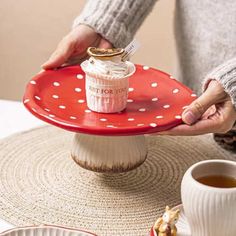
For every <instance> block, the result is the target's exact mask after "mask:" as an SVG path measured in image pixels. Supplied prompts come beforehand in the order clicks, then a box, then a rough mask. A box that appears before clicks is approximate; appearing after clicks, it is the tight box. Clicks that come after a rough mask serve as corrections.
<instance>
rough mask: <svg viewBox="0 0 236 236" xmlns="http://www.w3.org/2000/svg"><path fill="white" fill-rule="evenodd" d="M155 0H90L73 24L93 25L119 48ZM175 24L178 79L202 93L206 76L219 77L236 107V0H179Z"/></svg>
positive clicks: (131, 35) (206, 79)
mask: <svg viewBox="0 0 236 236" xmlns="http://www.w3.org/2000/svg"><path fill="white" fill-rule="evenodd" d="M155 2H156V0H88V2H87V4H86V6H85V8H84V10H83V11H82V13H81V15H80V16H79V17H77V18H76V19H75V21H74V27H76V26H77V25H79V24H86V25H89V26H91V27H92V28H94V29H95V30H96V32H98V33H100V34H101V35H102V36H103V37H104V38H106V39H108V40H109V41H110V42H111V43H112V44H113V45H114V46H115V47H125V46H126V45H127V44H128V43H129V42H130V41H131V40H132V38H133V37H134V34H135V33H136V31H137V29H138V28H139V27H140V26H141V24H142V22H143V21H144V19H145V17H146V16H147V15H148V14H149V12H150V11H151V10H152V8H153V6H154V4H155ZM174 25H175V36H176V44H177V52H178V68H179V70H178V77H177V78H178V79H180V80H182V81H183V82H184V83H185V84H186V85H187V86H189V87H191V88H192V89H194V90H195V91H197V92H199V90H200V88H201V84H202V83H201V82H202V81H204V84H206V83H207V82H208V80H209V79H212V78H213V79H216V80H218V81H219V82H220V83H221V84H222V86H223V87H224V89H225V91H226V92H227V93H228V94H229V95H230V96H231V98H232V102H233V104H234V106H235V107H236V0H227V1H224V0H201V1H200V0H177V1H176V10H175V24H174ZM156 30H157V29H156ZM153 59H155V58H153Z"/></svg>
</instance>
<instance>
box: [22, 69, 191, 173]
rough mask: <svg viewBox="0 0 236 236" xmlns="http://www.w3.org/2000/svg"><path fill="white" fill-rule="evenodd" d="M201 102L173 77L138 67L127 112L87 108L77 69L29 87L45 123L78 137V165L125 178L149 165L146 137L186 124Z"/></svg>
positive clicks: (28, 98)
mask: <svg viewBox="0 0 236 236" xmlns="http://www.w3.org/2000/svg"><path fill="white" fill-rule="evenodd" d="M195 97H196V95H195V94H193V93H192V91H191V90H190V89H189V88H187V87H186V86H184V85H183V84H181V83H180V82H178V81H177V80H175V79H174V78H173V77H172V76H170V75H168V74H166V73H164V72H161V71H159V70H156V69H153V68H149V67H147V66H141V65H136V72H135V74H134V75H133V76H132V77H131V78H130V82H129V92H128V100H127V102H128V103H127V108H126V109H125V110H124V111H122V112H119V113H113V114H105V113H96V112H93V111H91V110H90V109H89V108H88V107H87V104H86V96H85V75H84V72H83V71H82V70H81V68H80V66H71V67H65V68H62V69H59V70H49V71H44V72H41V73H39V74H38V75H36V76H35V77H34V78H33V79H32V80H31V81H30V82H29V83H28V85H27V87H26V91H25V95H24V99H23V102H24V105H25V106H26V108H27V109H28V110H29V111H30V112H31V113H32V114H33V115H35V116H36V117H38V118H39V119H41V120H43V121H45V122H48V123H50V124H52V125H55V126H57V127H60V128H63V129H65V130H68V131H72V132H75V136H74V141H73V147H72V150H71V155H72V157H73V159H74V161H75V162H76V163H77V164H79V165H80V166H82V167H84V168H86V169H89V170H93V171H97V172H124V171H128V170H131V169H134V168H135V167H137V166H139V165H140V164H142V163H143V162H144V161H145V159H146V156H147V152H148V150H147V146H146V143H145V137H144V134H150V133H156V132H159V131H163V130H167V129H170V128H172V127H174V126H177V125H179V124H181V123H182V120H181V113H182V111H183V109H184V108H185V107H186V106H188V105H189V104H190V103H191V102H192V101H193V100H194V99H195Z"/></svg>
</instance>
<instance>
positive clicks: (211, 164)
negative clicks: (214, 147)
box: [181, 160, 236, 236]
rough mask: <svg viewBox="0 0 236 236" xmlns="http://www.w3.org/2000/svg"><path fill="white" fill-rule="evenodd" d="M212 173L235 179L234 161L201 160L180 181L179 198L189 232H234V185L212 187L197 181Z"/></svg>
mask: <svg viewBox="0 0 236 236" xmlns="http://www.w3.org/2000/svg"><path fill="white" fill-rule="evenodd" d="M211 175H218V176H219V175H224V176H229V177H233V178H236V162H234V161H227V160H207V161H201V162H198V163H196V164H194V165H193V166H191V167H190V168H189V169H188V170H187V172H186V173H185V175H184V177H183V180H182V184H181V198H182V202H183V207H184V212H185V215H186V217H187V219H188V222H189V225H190V228H191V235H192V236H222V235H224V236H231V235H236V187H232V188H218V187H211V186H208V185H205V184H202V183H200V182H199V181H197V179H199V178H201V177H204V176H211Z"/></svg>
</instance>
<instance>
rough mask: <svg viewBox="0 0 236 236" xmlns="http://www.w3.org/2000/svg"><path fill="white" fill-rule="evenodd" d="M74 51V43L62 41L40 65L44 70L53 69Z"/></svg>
mask: <svg viewBox="0 0 236 236" xmlns="http://www.w3.org/2000/svg"><path fill="white" fill-rule="evenodd" d="M73 51H74V45H73V43H72V42H70V41H69V40H68V41H66V40H65V41H62V42H61V43H60V44H59V45H58V48H57V49H56V51H55V52H54V53H53V54H52V55H51V56H50V58H49V60H48V61H46V62H45V63H44V64H43V65H42V66H41V67H42V68H43V69H45V70H48V69H54V68H57V67H59V66H61V65H62V64H63V63H65V62H66V61H67V60H68V58H69V57H70V56H71V55H72V53H73Z"/></svg>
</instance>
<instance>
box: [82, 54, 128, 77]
mask: <svg viewBox="0 0 236 236" xmlns="http://www.w3.org/2000/svg"><path fill="white" fill-rule="evenodd" d="M86 70H87V71H89V72H92V73H98V74H102V75H111V76H114V77H118V78H121V77H124V76H126V75H127V74H128V73H129V68H128V65H127V63H126V62H123V61H121V57H120V56H116V57H112V58H111V60H100V59H98V58H94V57H90V58H89V60H88V64H87V68H86Z"/></svg>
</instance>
